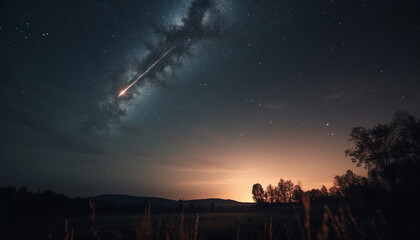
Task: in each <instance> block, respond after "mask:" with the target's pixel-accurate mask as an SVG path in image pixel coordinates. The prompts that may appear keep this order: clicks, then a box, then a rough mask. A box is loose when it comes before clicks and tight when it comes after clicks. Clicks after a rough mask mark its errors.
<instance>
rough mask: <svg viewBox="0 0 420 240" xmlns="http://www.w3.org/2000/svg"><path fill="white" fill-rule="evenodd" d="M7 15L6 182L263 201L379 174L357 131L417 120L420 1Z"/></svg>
mask: <svg viewBox="0 0 420 240" xmlns="http://www.w3.org/2000/svg"><path fill="white" fill-rule="evenodd" d="M0 4H1V5H0V81H1V85H0V86H1V118H0V121H1V124H0V126H1V135H0V146H1V151H0V152H1V153H0V154H1V155H0V157H1V158H0V185H1V186H8V185H13V186H17V187H21V186H27V187H28V188H29V189H30V190H37V189H52V190H54V191H55V192H59V193H64V194H66V195H68V196H89V195H97V194H105V193H118V194H130V195H138V196H156V197H165V198H171V199H193V198H210V197H218V198H229V199H235V200H239V201H252V196H251V188H252V185H253V184H254V183H257V182H258V183H261V184H262V185H263V186H264V187H265V186H267V185H268V184H269V183H272V184H276V183H277V182H278V180H279V179H280V178H283V179H291V180H292V181H293V182H295V183H298V182H301V183H302V185H303V188H304V189H310V188H318V187H321V185H323V184H324V185H326V186H331V184H332V182H333V177H334V176H335V175H338V174H344V173H345V171H346V170H347V169H351V170H353V171H355V172H356V173H358V174H366V172H365V170H364V169H362V168H356V167H355V165H354V164H352V163H351V161H350V159H348V158H347V159H346V158H345V156H344V151H345V150H346V149H347V148H349V147H351V146H352V145H351V143H350V142H349V141H348V139H349V133H350V130H351V127H355V126H364V127H372V126H374V125H376V124H377V123H386V122H389V121H390V120H391V119H392V115H393V113H395V112H396V111H398V110H404V111H407V112H409V113H411V114H412V115H414V116H416V117H420V107H419V102H420V94H419V90H420V2H419V1H415V0H411V1H409V0H406V1H391V0H382V1H374V0H334V1H332V0H325V1H324V0H316V1H306V0H295V1H292V0H276V1H274V0H264V1H262V0H260V1H258V0H249V1H245V0H244V1H234V0H183V1H178V0H177V1H175V0H173V1H170V0H153V1H151V0H150V1H149V0H136V1H134V0H122V1H116V0H115V1H110V0H109V1H105V0H104V1H81V0H76V1H70V0H62V1H55V0H44V1H40V0H35V1H29V0H16V1H12V0H1V1H0ZM172 47H173V48H172ZM169 49H172V50H171V51H170V52H169V53H168V54H167V55H166V56H165V57H164V58H163V59H162V60H161V61H160V62H158V63H157V64H156V65H155V66H154V67H153V68H152V69H151V70H150V71H149V72H148V73H147V74H145V75H144V77H142V78H141V79H139V81H137V82H136V83H135V84H134V85H133V87H131V88H130V89H129V90H127V92H126V93H125V94H124V95H122V96H121V97H117V96H118V94H119V93H120V91H121V90H122V89H124V88H125V87H127V86H128V85H129V84H130V83H132V82H133V81H134V80H135V79H136V78H138V76H140V75H141V74H142V73H143V72H145V71H146V70H147V68H148V67H150V66H151V65H152V64H153V63H154V62H155V61H157V60H158V59H159V58H160V57H161V56H162V55H163V54H164V53H165V52H167V51H168V50H169Z"/></svg>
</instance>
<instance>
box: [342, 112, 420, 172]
mask: <svg viewBox="0 0 420 240" xmlns="http://www.w3.org/2000/svg"><path fill="white" fill-rule="evenodd" d="M350 141H353V142H354V144H355V148H352V149H348V150H346V151H345V154H346V156H349V157H350V158H351V161H352V162H354V163H356V164H357V166H358V167H360V166H362V165H364V167H365V168H367V169H369V170H371V169H377V170H384V169H385V168H386V167H387V166H389V164H391V163H397V162H403V161H418V160H419V158H420V122H419V121H416V119H415V118H414V117H413V116H411V115H410V114H408V113H406V112H401V111H400V112H397V113H395V115H394V119H393V120H392V122H391V123H389V124H378V125H377V126H375V127H374V128H372V129H366V128H363V127H355V128H352V130H351V133H350Z"/></svg>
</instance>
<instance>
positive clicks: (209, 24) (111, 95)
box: [82, 0, 225, 136]
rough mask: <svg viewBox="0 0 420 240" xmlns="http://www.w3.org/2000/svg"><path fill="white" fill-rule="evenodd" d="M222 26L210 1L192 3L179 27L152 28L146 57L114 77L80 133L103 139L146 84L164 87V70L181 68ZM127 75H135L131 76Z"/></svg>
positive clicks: (213, 4)
mask: <svg viewBox="0 0 420 240" xmlns="http://www.w3.org/2000/svg"><path fill="white" fill-rule="evenodd" d="M221 22H222V17H221V13H220V11H219V9H218V8H217V6H216V4H215V2H214V1H213V0H194V1H193V2H192V3H191V5H190V7H189V8H188V11H187V13H186V15H185V16H184V17H183V18H182V24H178V25H176V24H175V25H171V26H169V27H168V26H163V25H156V26H155V27H154V30H155V33H156V36H157V37H156V39H155V41H153V42H151V43H145V44H146V49H147V51H148V52H149V54H148V55H147V57H146V58H145V59H143V60H142V61H141V62H140V63H133V64H131V66H128V67H125V68H123V69H122V70H121V71H119V72H118V73H116V74H115V75H114V78H113V81H112V86H111V89H110V91H109V92H108V94H107V95H108V97H107V98H106V99H105V101H103V102H101V103H99V104H98V107H97V108H96V109H95V110H94V111H92V112H91V114H90V115H89V119H88V121H87V122H86V124H85V126H84V128H83V129H82V130H83V132H84V133H85V134H87V135H90V136H92V135H93V136H106V135H107V134H108V133H109V131H110V125H112V124H116V123H118V122H119V119H120V117H121V116H123V115H124V114H125V113H126V109H127V107H128V106H129V105H130V104H131V103H132V101H133V99H134V98H135V97H136V96H137V95H138V94H139V89H141V88H142V87H144V84H145V83H146V82H149V83H153V84H160V85H165V81H166V77H167V75H168V71H167V70H168V69H172V70H173V69H176V68H179V67H181V65H182V62H183V61H184V59H185V58H187V57H188V56H189V55H190V54H191V49H192V47H193V46H194V45H196V44H198V43H199V42H201V41H203V40H209V39H214V38H217V37H221V36H223V35H224V33H225V32H224V30H223V28H222V24H221ZM173 46H175V47H174V49H173V50H172V51H171V53H170V54H169V55H168V56H167V57H166V58H165V59H163V60H162V62H160V63H159V64H158V65H156V66H155V67H154V68H153V71H152V72H150V73H149V74H148V75H147V76H145V77H143V78H142V79H140V80H139V81H138V82H137V83H136V84H135V85H134V86H133V87H132V88H131V89H130V91H127V93H126V95H125V96H124V97H123V98H116V96H117V95H118V93H119V91H121V89H123V88H125V87H126V86H127V85H128V84H129V83H130V82H132V81H133V80H134V78H135V77H137V76H138V75H139V74H141V73H142V72H144V71H145V70H146V69H147V68H148V67H149V66H151V65H152V64H153V63H154V62H155V61H156V60H157V59H159V58H160V57H161V56H162V55H163V54H164V53H165V52H166V51H167V50H168V49H170V48H171V47H173ZM165 70H166V71H165ZM130 72H136V73H137V74H136V75H135V76H134V75H132V76H130V74H129V73H130Z"/></svg>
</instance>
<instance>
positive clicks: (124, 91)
mask: <svg viewBox="0 0 420 240" xmlns="http://www.w3.org/2000/svg"><path fill="white" fill-rule="evenodd" d="M175 45H176V44H175ZM175 45H173V46H172V47H171V48H170V49H169V50H168V51H167V52H166V53H165V54H163V55H162V57H160V58H159V59H158V60H157V61H156V62H154V63H153V64H152V65H151V66H150V67H149V68H148V69H147V70H146V71H144V73H142V74H141V75H140V76H138V77H137V78H136V80H134V81H133V82H132V83H131V84H130V85H128V87H126V88H124V89H123V90H121V92H120V93H119V94H118V97H121V96H122V95H124V94H125V93H126V92H127V90H128V89H130V88H131V87H132V86H133V85H134V84H136V82H137V81H138V80H140V79H141V78H142V77H143V76H144V75H146V74H147V73H148V72H149V71H150V70H151V69H152V68H153V67H154V66H155V65H156V64H158V63H159V62H160V61H161V60H162V59H163V58H164V57H165V56H166V55H168V54H169V53H170V52H171V51H172V49H174V47H175Z"/></svg>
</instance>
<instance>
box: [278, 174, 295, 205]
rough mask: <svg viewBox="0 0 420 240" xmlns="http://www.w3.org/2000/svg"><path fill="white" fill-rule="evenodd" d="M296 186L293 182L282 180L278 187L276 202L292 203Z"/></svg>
mask: <svg viewBox="0 0 420 240" xmlns="http://www.w3.org/2000/svg"><path fill="white" fill-rule="evenodd" d="M293 187H294V184H293V183H292V181H291V180H287V181H285V180H284V179H282V178H281V179H280V181H279V183H278V184H277V187H276V196H277V200H276V202H283V203H285V202H291V201H292V200H293V190H294V188H293Z"/></svg>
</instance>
